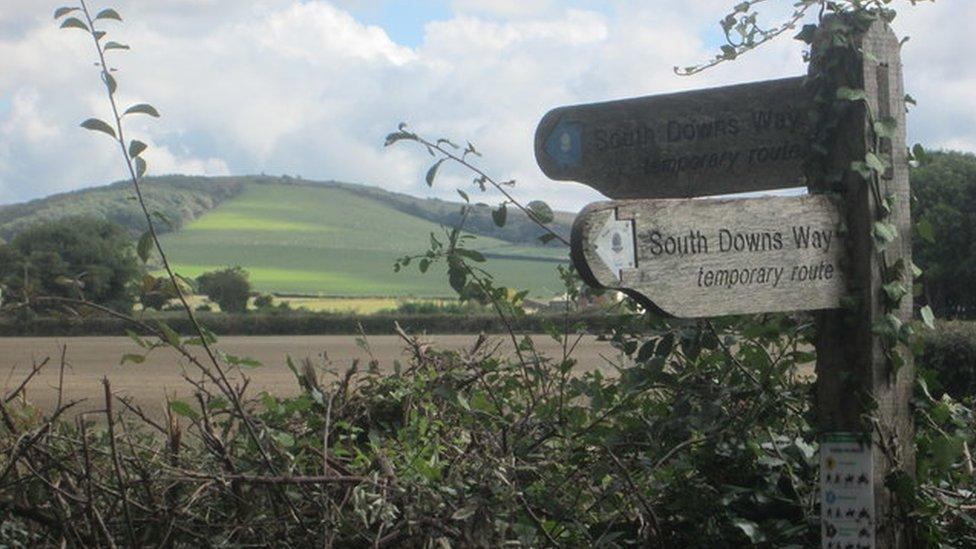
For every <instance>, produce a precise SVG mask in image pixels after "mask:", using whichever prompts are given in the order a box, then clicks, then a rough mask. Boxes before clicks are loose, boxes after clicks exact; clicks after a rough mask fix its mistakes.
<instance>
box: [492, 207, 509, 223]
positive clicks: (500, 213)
mask: <svg viewBox="0 0 976 549" xmlns="http://www.w3.org/2000/svg"><path fill="white" fill-rule="evenodd" d="M505 204H506V203H505V202H502V203H501V204H500V205H499V206H498V209H497V210H492V211H491V220H492V221H494V222H495V225H497V226H499V227H504V226H505V220H506V219H508V208H507V207H506V205H505Z"/></svg>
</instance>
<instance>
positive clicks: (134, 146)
mask: <svg viewBox="0 0 976 549" xmlns="http://www.w3.org/2000/svg"><path fill="white" fill-rule="evenodd" d="M144 150H146V144H145V143H143V142H142V141H139V140H137V139H133V140H132V142H131V143H129V156H130V157H132V158H135V157H137V156H139V155H140V154H142V151H144Z"/></svg>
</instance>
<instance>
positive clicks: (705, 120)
mask: <svg viewBox="0 0 976 549" xmlns="http://www.w3.org/2000/svg"><path fill="white" fill-rule="evenodd" d="M810 107H811V101H810V100H809V99H808V96H807V94H806V93H805V91H804V88H803V78H802V77H798V78H786V79H783V80H771V81H768V82H759V83H755V84H743V85H738V86H727V87H724V88H713V89H708V90H701V91H692V92H685V93H674V94H667V95H655V96H651V97H641V98H637V99H625V100H623V101H611V102H608V103H597V104H592V105H577V106H573V107H561V108H558V109H555V110H553V111H551V112H549V113H548V114H547V115H546V116H545V117H544V118H543V119H542V122H541V123H540V124H539V127H538V130H537V131H536V135H535V154H536V159H537V160H538V163H539V166H540V167H541V168H542V171H543V172H545V174H546V175H547V176H549V177H551V178H553V179H559V180H572V181H578V182H580V183H586V184H587V185H589V186H591V187H593V188H594V189H596V190H598V191H600V192H601V193H603V194H604V195H606V196H608V197H610V198H688V197H693V196H706V195H717V194H728V193H740V192H746V191H762V190H768V189H780V188H785V187H802V186H804V185H805V184H806V183H805V179H804V177H803V161H804V159H805V158H806V155H807V141H806V128H807V119H808V116H809V111H810Z"/></svg>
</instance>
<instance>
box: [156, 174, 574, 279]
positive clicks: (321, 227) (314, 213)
mask: <svg viewBox="0 0 976 549" xmlns="http://www.w3.org/2000/svg"><path fill="white" fill-rule="evenodd" d="M431 232H434V233H435V234H437V235H438V236H441V237H442V236H443V230H442V229H441V228H440V227H439V226H438V225H436V224H434V223H432V222H429V221H426V220H424V219H421V218H419V217H415V216H412V215H409V214H406V213H403V212H400V211H398V210H395V209H393V208H390V207H389V206H387V205H385V204H383V203H381V202H377V201H374V200H371V199H369V198H366V197H363V196H359V195H357V194H355V193H352V192H349V191H346V190H343V189H337V188H329V187H322V188H315V187H296V186H283V185H281V186H279V185H248V186H247V188H246V189H245V190H244V192H243V193H241V194H240V195H239V196H237V197H235V198H231V199H229V200H227V201H226V202H224V203H222V204H221V205H220V206H219V207H217V208H216V209H214V210H212V211H211V212H209V213H207V214H205V215H204V216H202V217H201V218H199V219H197V220H196V221H193V222H191V223H189V224H188V225H187V226H185V227H184V228H182V229H181V230H179V231H177V232H176V233H172V234H167V235H165V236H164V237H163V239H162V240H163V246H164V248H165V249H166V250H167V251H168V253H169V255H170V258H171V260H172V261H173V262H174V264H175V265H176V267H177V270H178V272H180V274H183V275H184V276H190V277H195V276H197V275H199V274H201V273H203V272H205V271H209V270H213V269H218V268H222V267H226V266H233V265H240V266H242V267H244V268H246V269H247V270H248V271H249V272H250V273H251V281H252V283H253V285H254V287H255V289H257V290H259V291H262V292H284V293H302V294H319V295H334V296H390V297H400V296H418V297H440V296H445V297H446V296H451V295H453V291H452V290H451V289H450V287H449V286H448V284H447V281H446V276H445V274H444V270H445V268H444V267H443V266H440V267H436V266H435V267H432V268H431V270H430V271H428V273H427V274H426V275H422V274H420V273H418V272H417V270H416V268H415V267H414V266H411V267H410V268H409V269H407V270H406V271H405V272H401V273H394V272H393V262H394V261H395V260H396V258H398V257H400V256H403V255H406V254H415V253H420V252H423V251H425V250H426V249H427V247H428V246H429V238H430V237H429V235H430V233H431ZM441 240H444V238H441ZM468 247H472V248H475V249H477V250H479V251H481V252H482V253H485V254H489V256H490V255H492V254H499V255H504V256H515V257H517V258H515V257H511V258H510V257H505V258H489V261H488V263H487V268H488V270H489V271H490V272H492V273H494V274H495V276H496V279H497V280H498V281H499V282H500V283H502V284H505V285H508V286H511V287H516V288H523V289H529V290H531V291H532V293H533V294H534V295H538V296H550V295H554V294H557V293H559V292H560V288H561V285H560V283H559V279H558V277H557V275H556V265H557V264H558V261H559V260H560V259H563V258H566V257H567V256H568V253H567V252H566V251H563V250H560V249H553V248H541V247H531V246H517V245H513V244H510V243H507V242H504V241H501V240H497V239H494V238H489V237H478V238H477V239H475V240H474V241H472V242H471V243H470V244H469V246H468ZM522 258H524V259H522Z"/></svg>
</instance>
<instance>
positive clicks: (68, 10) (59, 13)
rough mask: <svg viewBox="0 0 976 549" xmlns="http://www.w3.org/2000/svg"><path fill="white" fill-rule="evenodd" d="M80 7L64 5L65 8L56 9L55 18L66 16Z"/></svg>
mask: <svg viewBox="0 0 976 549" xmlns="http://www.w3.org/2000/svg"><path fill="white" fill-rule="evenodd" d="M78 9H79V8H71V7H67V6H66V7H63V8H58V9H56V10H54V18H55V19H61V18H62V17H64V16H65V15H68V14H69V13H71V12H73V11H78Z"/></svg>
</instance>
